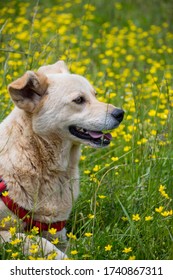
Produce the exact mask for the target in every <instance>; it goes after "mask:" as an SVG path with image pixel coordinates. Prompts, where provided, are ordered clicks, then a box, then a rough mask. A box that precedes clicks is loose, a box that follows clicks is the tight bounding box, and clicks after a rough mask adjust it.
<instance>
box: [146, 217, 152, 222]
mask: <svg viewBox="0 0 173 280" xmlns="http://www.w3.org/2000/svg"><path fill="white" fill-rule="evenodd" d="M152 220H153V217H152V216H146V217H145V221H146V222H148V221H152Z"/></svg>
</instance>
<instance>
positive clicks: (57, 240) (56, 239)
mask: <svg viewBox="0 0 173 280" xmlns="http://www.w3.org/2000/svg"><path fill="white" fill-rule="evenodd" d="M51 243H52V244H54V245H56V244H58V243H59V239H58V238H55V239H54V240H52V241H51Z"/></svg>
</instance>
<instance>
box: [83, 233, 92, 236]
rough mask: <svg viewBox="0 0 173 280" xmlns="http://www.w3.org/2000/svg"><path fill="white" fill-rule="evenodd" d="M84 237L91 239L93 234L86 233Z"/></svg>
mask: <svg viewBox="0 0 173 280" xmlns="http://www.w3.org/2000/svg"><path fill="white" fill-rule="evenodd" d="M84 235H85V236H86V237H91V236H92V235H93V234H92V233H91V232H86V233H85V234H84Z"/></svg>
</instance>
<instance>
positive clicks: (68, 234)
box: [67, 232, 76, 240]
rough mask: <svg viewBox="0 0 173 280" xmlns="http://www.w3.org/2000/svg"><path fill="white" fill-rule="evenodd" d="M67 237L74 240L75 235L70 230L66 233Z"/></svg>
mask: <svg viewBox="0 0 173 280" xmlns="http://www.w3.org/2000/svg"><path fill="white" fill-rule="evenodd" d="M67 237H68V238H71V239H74V240H76V235H75V234H73V233H72V232H70V233H67Z"/></svg>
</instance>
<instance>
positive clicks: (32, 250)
mask: <svg viewBox="0 0 173 280" xmlns="http://www.w3.org/2000/svg"><path fill="white" fill-rule="evenodd" d="M38 249H39V246H38V244H32V245H31V247H30V249H29V251H30V253H31V254H36V253H37V252H38Z"/></svg>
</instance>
